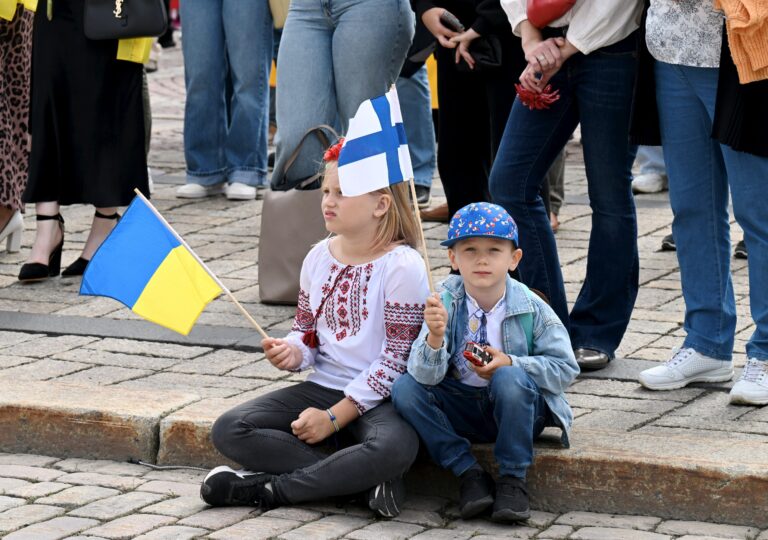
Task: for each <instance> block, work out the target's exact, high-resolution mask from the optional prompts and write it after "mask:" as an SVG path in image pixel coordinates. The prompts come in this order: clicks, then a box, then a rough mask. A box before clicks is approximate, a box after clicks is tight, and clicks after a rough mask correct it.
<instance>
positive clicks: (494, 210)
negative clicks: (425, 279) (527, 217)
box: [440, 202, 517, 247]
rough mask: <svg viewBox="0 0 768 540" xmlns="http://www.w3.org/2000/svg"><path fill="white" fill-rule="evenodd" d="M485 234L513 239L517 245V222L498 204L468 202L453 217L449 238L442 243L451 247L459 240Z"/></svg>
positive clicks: (503, 238)
mask: <svg viewBox="0 0 768 540" xmlns="http://www.w3.org/2000/svg"><path fill="white" fill-rule="evenodd" d="M483 236H488V237H491V238H501V239H502V240H512V241H513V242H514V243H515V245H517V224H516V223H515V220H514V219H512V216H510V215H509V214H508V213H507V211H506V210H504V209H503V208H502V207H501V206H499V205H498V204H491V203H487V202H482V203H472V204H468V205H467V206H465V207H464V208H462V209H461V210H459V211H458V212H456V214H454V216H453V217H452V218H451V223H450V224H449V225H448V239H447V240H445V241H443V242H440V244H441V245H443V246H445V247H451V246H453V244H455V243H456V242H458V241H459V240H464V239H465V238H473V237H483Z"/></svg>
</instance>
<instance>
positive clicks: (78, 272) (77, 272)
mask: <svg viewBox="0 0 768 540" xmlns="http://www.w3.org/2000/svg"><path fill="white" fill-rule="evenodd" d="M94 216H96V217H97V218H101V219H115V220H119V219H120V214H118V213H117V212H115V213H114V214H112V215H109V216H108V215H106V214H102V213H101V212H99V211H98V210H96V211H95V212H94ZM89 262H91V260H90V259H84V258H83V257H78V258H77V260H76V261H75V262H73V263H72V264H70V265H69V266H67V267H66V268H65V269H64V271H63V272H62V273H61V277H77V276H82V275H83V274H84V273H85V267H86V266H88V263H89Z"/></svg>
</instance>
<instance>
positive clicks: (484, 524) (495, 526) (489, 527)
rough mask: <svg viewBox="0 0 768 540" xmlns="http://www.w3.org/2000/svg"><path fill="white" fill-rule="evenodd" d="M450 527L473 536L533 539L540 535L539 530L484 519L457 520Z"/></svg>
mask: <svg viewBox="0 0 768 540" xmlns="http://www.w3.org/2000/svg"><path fill="white" fill-rule="evenodd" d="M448 527H450V528H453V529H456V530H457V531H469V532H471V533H472V534H473V535H481V534H482V535H491V536H493V535H496V536H504V537H507V538H510V537H511V538H533V537H534V536H535V535H536V534H538V532H539V529H534V528H533V527H528V526H526V525H524V524H522V525H508V524H501V523H492V522H490V521H485V520H482V519H473V520H469V521H464V520H456V521H452V522H451V523H449V524H448Z"/></svg>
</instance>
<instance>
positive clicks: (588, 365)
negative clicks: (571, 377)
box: [573, 347, 611, 371]
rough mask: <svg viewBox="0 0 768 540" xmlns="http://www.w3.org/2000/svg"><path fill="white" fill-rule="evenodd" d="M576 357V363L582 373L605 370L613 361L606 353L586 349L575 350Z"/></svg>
mask: <svg viewBox="0 0 768 540" xmlns="http://www.w3.org/2000/svg"><path fill="white" fill-rule="evenodd" d="M573 354H574V356H576V363H577V364H579V368H580V369H581V371H596V370H598V369H603V368H604V367H605V366H607V365H608V362H610V361H611V358H610V357H609V356H608V355H607V354H605V353H604V352H600V351H596V350H594V349H585V348H583V347H579V348H578V349H574V351H573Z"/></svg>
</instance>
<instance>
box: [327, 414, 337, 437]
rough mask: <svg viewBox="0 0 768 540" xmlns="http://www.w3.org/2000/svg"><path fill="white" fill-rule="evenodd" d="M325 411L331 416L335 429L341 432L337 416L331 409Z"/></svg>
mask: <svg viewBox="0 0 768 540" xmlns="http://www.w3.org/2000/svg"><path fill="white" fill-rule="evenodd" d="M325 412H327V413H328V416H330V417H331V424H333V429H335V430H336V433H338V432H339V423H338V422H337V421H336V416H334V414H333V413H332V412H331V409H325Z"/></svg>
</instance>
